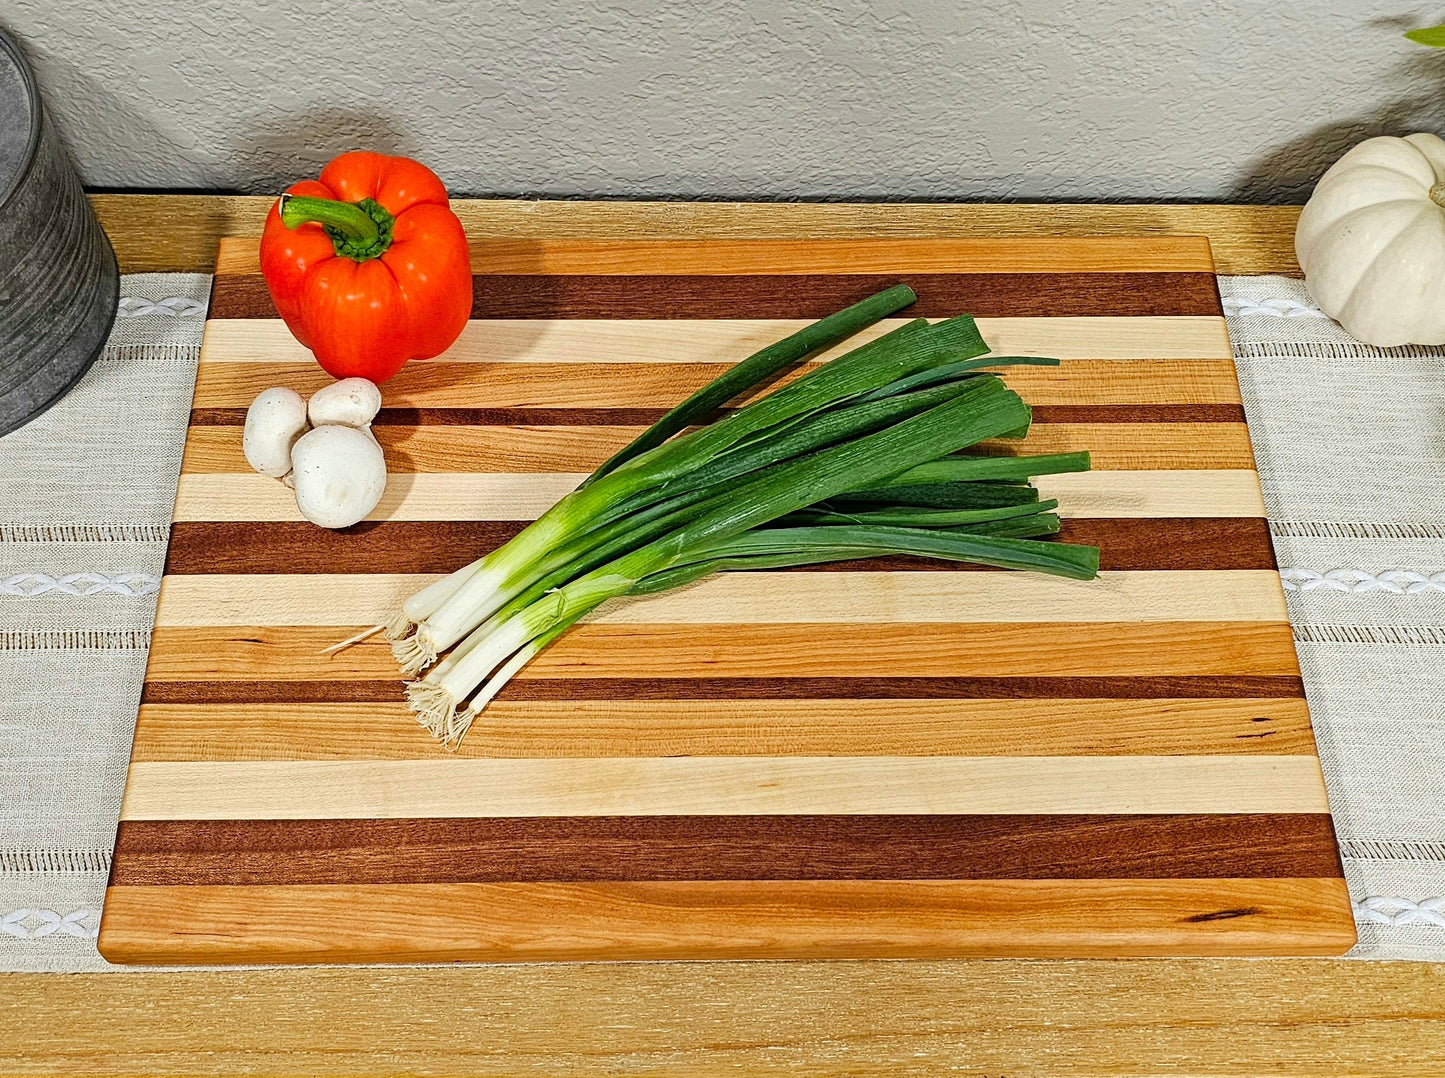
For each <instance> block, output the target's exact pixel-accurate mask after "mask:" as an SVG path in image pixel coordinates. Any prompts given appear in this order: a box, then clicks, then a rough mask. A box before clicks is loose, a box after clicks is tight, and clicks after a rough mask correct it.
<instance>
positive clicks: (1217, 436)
mask: <svg viewBox="0 0 1445 1078" xmlns="http://www.w3.org/2000/svg"><path fill="white" fill-rule="evenodd" d="M642 429H643V428H641V427H631V426H617V427H612V426H549V427H536V426H485V427H477V426H430V427H401V426H379V427H377V428H376V429H375V433H376V437H377V440H378V441H380V442H381V447H382V449H383V450H384V451H385V452H386V461H387V467H388V468H389V469H390V470H391V472H392V473H393V474H420V473H429V472H451V473H459V474H460V473H467V472H499V471H507V472H517V473H528V472H590V471H591V470H592V469H594V468H596V467H598V466H599V465H600V464H602V462H603V461H605V460H607V459H608V458H609V457H611V456H612V454H613V453H615V452H617V450H619V449H621V448H622V447H623V446H625V445H627V444H628V443H629V442H631V441H632V440H633V439H634V438H636V437H637V436H638V435H639V434H641V433H642ZM1080 450H1086V451H1088V452H1089V453H1090V454H1092V459H1093V464H1094V467H1095V468H1098V469H1100V470H1103V471H1129V470H1149V469H1164V468H1168V469H1177V470H1186V469H1210V468H1213V469H1221V468H1252V467H1254V453H1253V450H1252V449H1251V447H1250V441H1249V429H1248V428H1247V427H1246V426H1245V424H1244V423H1155V422H1143V423H1048V424H1043V423H1036V424H1035V425H1034V427H1033V429H1032V430H1031V431H1030V432H1029V436H1028V438H1027V439H1025V440H1023V441H1006V442H1005V441H986V442H981V443H979V444H978V445H977V446H976V447H974V449H973V450H972V451H973V452H977V453H985V454H995V455H999V456H1018V455H1020V454H1027V453H1072V452H1077V451H1080ZM248 467H249V465H248V464H247V463H246V458H245V456H244V454H243V453H242V451H241V428H240V427H238V426H225V427H222V426H214V427H212V426H202V427H195V428H193V429H192V430H191V431H190V432H189V434H188V436H187V438H186V447H185V456H184V457H183V459H182V461H181V468H182V470H183V471H185V472H187V473H188V474H191V475H197V474H224V473H227V472H244V471H245V470H246V469H247V468H248Z"/></svg>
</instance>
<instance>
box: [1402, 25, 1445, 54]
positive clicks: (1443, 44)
mask: <svg viewBox="0 0 1445 1078" xmlns="http://www.w3.org/2000/svg"><path fill="white" fill-rule="evenodd" d="M1405 36H1406V37H1408V38H1409V39H1410V40H1411V41H1413V42H1414V43H1415V44H1417V45H1428V46H1430V48H1432V49H1445V26H1423V27H1421V28H1420V29H1418V30H1411V31H1410V32H1409V33H1407V34H1406V35H1405Z"/></svg>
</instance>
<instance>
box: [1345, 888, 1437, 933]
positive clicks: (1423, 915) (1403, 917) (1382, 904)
mask: <svg viewBox="0 0 1445 1078" xmlns="http://www.w3.org/2000/svg"><path fill="white" fill-rule="evenodd" d="M1354 905H1355V920H1356V921H1358V922H1359V923H1360V924H1366V925H1394V926H1396V927H1401V926H1404V925H1431V926H1433V927H1436V928H1445V898H1427V899H1425V900H1424V901H1423V902H1414V901H1412V900H1410V899H1408V898H1399V897H1396V896H1393V895H1392V896H1388V897H1387V896H1384V895H1381V896H1379V897H1377V898H1367V899H1365V900H1364V901H1363V902H1356V903H1355V904H1354Z"/></svg>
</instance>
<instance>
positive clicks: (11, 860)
mask: <svg viewBox="0 0 1445 1078" xmlns="http://www.w3.org/2000/svg"><path fill="white" fill-rule="evenodd" d="M109 871H110V851H109V850H95V849H92V850H81V849H60V850H52V849H21V850H0V872H13V873H15V874H16V875H25V874H30V873H39V872H62V873H86V872H109Z"/></svg>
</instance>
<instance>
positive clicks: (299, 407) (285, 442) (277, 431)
mask: <svg viewBox="0 0 1445 1078" xmlns="http://www.w3.org/2000/svg"><path fill="white" fill-rule="evenodd" d="M305 429H306V402H305V401H304V400H303V399H302V398H301V394H299V393H297V392H296V391H295V390H294V389H287V388H286V387H285V386H276V387H274V388H273V389H267V390H265V391H263V392H262V393H261V395H260V396H258V397H257V398H256V399H255V400H253V401H252V402H251V407H249V408H247V409H246V427H245V430H244V431H243V432H242V434H241V451H242V452H243V453H245V454H246V463H247V464H249V465H251V467H253V468H255V469H256V470H257V471H258V472H260V473H261V474H262V475H269V476H271V477H272V478H274V479H280V478H281V477H282V476H284V475H285V474H286V473H287V472H289V471H290V470H291V447H292V445H294V444H295V442H296V439H297V438H299V437H300V436H301V432H302V431H304V430H305Z"/></svg>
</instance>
